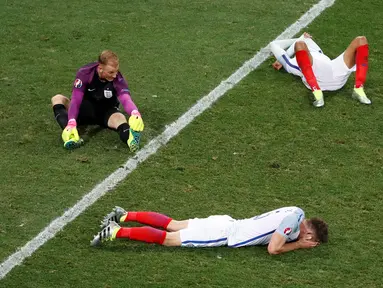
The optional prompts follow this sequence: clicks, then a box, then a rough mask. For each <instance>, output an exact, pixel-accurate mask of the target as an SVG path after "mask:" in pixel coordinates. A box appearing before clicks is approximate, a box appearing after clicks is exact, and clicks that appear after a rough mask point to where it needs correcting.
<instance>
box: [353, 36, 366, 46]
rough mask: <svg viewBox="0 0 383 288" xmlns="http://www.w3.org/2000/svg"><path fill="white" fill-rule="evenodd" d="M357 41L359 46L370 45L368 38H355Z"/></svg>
mask: <svg viewBox="0 0 383 288" xmlns="http://www.w3.org/2000/svg"><path fill="white" fill-rule="evenodd" d="M355 40H356V41H357V43H358V46H362V45H366V44H368V42H367V37H366V36H358V37H356V38H355Z"/></svg>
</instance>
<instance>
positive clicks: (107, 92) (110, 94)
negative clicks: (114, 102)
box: [104, 90, 113, 99]
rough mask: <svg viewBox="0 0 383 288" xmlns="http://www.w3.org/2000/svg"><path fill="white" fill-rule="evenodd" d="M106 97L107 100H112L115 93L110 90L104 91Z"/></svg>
mask: <svg viewBox="0 0 383 288" xmlns="http://www.w3.org/2000/svg"><path fill="white" fill-rule="evenodd" d="M104 96H105V98H108V99H109V98H112V96H113V92H112V91H110V90H104Z"/></svg>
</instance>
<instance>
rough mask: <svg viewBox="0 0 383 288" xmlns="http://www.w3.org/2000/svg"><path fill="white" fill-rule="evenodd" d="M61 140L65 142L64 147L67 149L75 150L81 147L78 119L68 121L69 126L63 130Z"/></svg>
mask: <svg viewBox="0 0 383 288" xmlns="http://www.w3.org/2000/svg"><path fill="white" fill-rule="evenodd" d="M61 138H62V139H63V141H64V147H65V148H67V149H73V148H77V147H79V146H80V145H77V144H80V142H81V141H80V136H79V135H78V131H77V123H76V119H70V120H69V121H68V124H67V126H66V127H65V129H64V130H63V133H62V134H61Z"/></svg>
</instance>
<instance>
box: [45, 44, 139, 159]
mask: <svg viewBox="0 0 383 288" xmlns="http://www.w3.org/2000/svg"><path fill="white" fill-rule="evenodd" d="M118 69H119V60H118V57H117V55H116V54H115V53H113V52H112V51H110V50H105V51H103V52H102V53H101V54H100V56H99V58H98V62H94V63H90V64H87V65H85V66H83V67H81V68H80V69H79V70H78V71H77V75H76V79H75V81H74V83H73V90H72V97H71V100H69V99H68V98H67V97H65V96H63V95H60V94H58V95H55V96H54V97H53V98H52V106H53V111H54V115H55V118H56V121H57V122H58V124H59V125H60V127H61V128H62V129H63V132H62V139H63V141H64V147H65V148H67V149H74V148H78V147H80V146H81V143H82V142H83V141H82V139H80V137H79V134H78V131H77V125H100V126H102V127H106V128H110V129H112V130H115V131H117V132H118V133H119V135H120V139H121V140H122V141H123V142H124V143H127V144H128V146H129V148H130V150H131V151H132V152H135V151H136V150H138V148H139V144H140V132H141V131H142V130H143V129H144V123H143V121H142V118H141V114H140V112H138V109H137V107H136V105H135V104H134V102H133V101H132V99H131V97H130V92H129V89H128V84H127V82H126V81H125V79H124V77H123V76H122V74H121V73H120V72H119V71H118ZM120 103H121V104H122V106H123V107H124V110H125V111H126V113H128V115H130V117H129V121H127V119H126V117H125V116H124V115H123V114H122V113H121V112H120V110H119V108H118V107H119V104H120Z"/></svg>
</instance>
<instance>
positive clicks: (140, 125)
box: [129, 110, 144, 132]
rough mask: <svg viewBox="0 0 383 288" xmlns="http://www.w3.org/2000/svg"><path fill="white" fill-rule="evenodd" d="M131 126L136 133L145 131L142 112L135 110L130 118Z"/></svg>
mask: <svg viewBox="0 0 383 288" xmlns="http://www.w3.org/2000/svg"><path fill="white" fill-rule="evenodd" d="M129 126H130V128H131V129H133V130H134V131H138V132H141V131H142V130H144V121H143V120H142V117H141V114H140V112H138V111H137V110H133V111H132V113H131V116H130V117H129Z"/></svg>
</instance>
